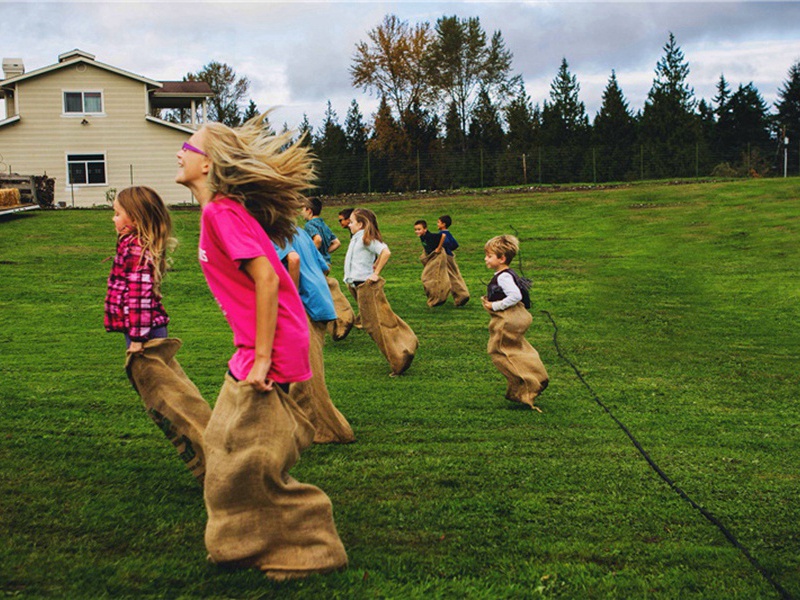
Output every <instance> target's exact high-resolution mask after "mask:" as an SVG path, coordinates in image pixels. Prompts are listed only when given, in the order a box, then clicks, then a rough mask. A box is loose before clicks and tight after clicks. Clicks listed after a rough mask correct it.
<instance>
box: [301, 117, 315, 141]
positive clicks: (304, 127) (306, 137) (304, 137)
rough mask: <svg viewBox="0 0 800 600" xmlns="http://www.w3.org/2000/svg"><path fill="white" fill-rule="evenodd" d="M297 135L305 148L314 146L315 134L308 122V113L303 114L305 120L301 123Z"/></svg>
mask: <svg viewBox="0 0 800 600" xmlns="http://www.w3.org/2000/svg"><path fill="white" fill-rule="evenodd" d="M297 135H298V139H299V140H301V143H302V145H303V146H313V145H314V132H313V130H312V128H311V123H309V122H308V115H307V114H306V113H303V120H302V121H300V126H299V127H298V128H297Z"/></svg>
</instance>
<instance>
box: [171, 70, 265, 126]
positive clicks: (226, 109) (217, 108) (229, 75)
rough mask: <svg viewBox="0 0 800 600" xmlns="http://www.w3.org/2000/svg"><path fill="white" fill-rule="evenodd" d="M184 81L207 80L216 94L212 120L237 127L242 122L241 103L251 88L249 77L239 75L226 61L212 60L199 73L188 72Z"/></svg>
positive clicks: (211, 110)
mask: <svg viewBox="0 0 800 600" xmlns="http://www.w3.org/2000/svg"><path fill="white" fill-rule="evenodd" d="M183 80H184V81H205V82H206V83H207V84H208V85H209V87H210V88H211V91H212V92H214V96H213V97H212V98H211V102H210V106H209V111H208V118H209V120H210V121H217V122H219V123H224V124H225V125H228V126H230V127H236V126H237V125H241V123H242V114H243V111H242V107H241V103H242V102H243V101H244V99H245V96H246V95H247V90H248V89H249V88H250V80H249V79H247V77H237V76H236V72H235V71H234V70H233V69H232V68H231V67H230V66H228V65H226V64H225V63H220V62H217V61H211V62H210V63H208V64H207V65H206V66H204V67H203V68H202V69H200V70H199V71H198V72H197V73H187V74H186V76H185V77H184V78H183Z"/></svg>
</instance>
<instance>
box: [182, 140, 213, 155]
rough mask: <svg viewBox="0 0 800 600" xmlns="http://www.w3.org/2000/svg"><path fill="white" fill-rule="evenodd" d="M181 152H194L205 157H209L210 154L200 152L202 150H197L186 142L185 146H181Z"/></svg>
mask: <svg viewBox="0 0 800 600" xmlns="http://www.w3.org/2000/svg"><path fill="white" fill-rule="evenodd" d="M181 150H188V151H189V152H194V153H196V154H202V155H203V156H208V154H206V153H205V152H203V151H202V150H200V148H195V147H194V146H192V145H191V144H190V143H189V142H184V143H183V146H181Z"/></svg>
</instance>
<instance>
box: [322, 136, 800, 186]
mask: <svg viewBox="0 0 800 600" xmlns="http://www.w3.org/2000/svg"><path fill="white" fill-rule="evenodd" d="M319 171H320V178H319V190H318V192H319V193H321V194H325V195H334V194H343V193H371V192H407V191H420V190H443V189H460V188H484V187H497V186H519V185H523V186H524V185H540V184H541V185H548V184H576V183H582V184H587V183H591V184H597V183H607V182H630V181H642V180H649V179H671V178H701V177H775V176H781V177H782V176H784V172H785V174H786V175H788V176H796V175H799V174H800V147H796V148H793V149H792V148H784V146H782V145H778V144H768V145H764V144H762V145H755V144H746V145H743V146H742V147H740V148H736V149H728V150H726V151H725V152H714V151H712V150H710V149H709V148H707V147H705V146H703V145H702V144H694V145H690V146H683V147H677V148H673V149H665V148H663V147H659V146H648V145H637V146H632V147H629V148H626V149H622V148H619V147H603V146H596V147H591V148H585V147H567V146H559V147H552V146H551V147H548V146H542V147H534V148H531V149H530V150H529V151H528V152H522V153H520V152H509V151H506V152H502V153H492V152H487V151H483V150H471V151H467V152H463V153H455V154H453V153H451V154H448V153H445V152H436V153H425V152H417V153H414V154H412V155H410V156H408V155H406V156H403V155H394V156H391V157H388V156H381V155H378V154H375V153H366V154H361V155H358V154H347V155H323V156H320V164H319Z"/></svg>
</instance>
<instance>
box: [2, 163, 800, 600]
mask: <svg viewBox="0 0 800 600" xmlns="http://www.w3.org/2000/svg"><path fill="white" fill-rule="evenodd" d="M798 192H800V186H798V180H796V179H789V180H767V181H758V180H754V181H736V182H720V183H702V184H701V183H692V184H687V185H666V184H646V185H635V186H632V187H620V188H616V189H607V190H591V189H587V190H584V191H575V192H559V191H556V192H553V193H536V194H533V193H528V194H524V193H497V194H487V195H469V196H453V197H437V198H435V199H411V200H395V201H392V202H385V203H373V204H370V208H372V209H373V210H375V212H376V213H377V214H378V217H379V220H380V224H381V227H382V230H383V233H384V237H385V239H386V241H387V243H388V244H389V245H390V247H391V249H392V258H391V260H390V263H389V266H388V267H387V268H386V270H385V271H384V275H385V276H386V279H387V286H386V291H387V296H388V297H389V300H390V301H391V302H392V305H393V307H394V309H395V311H396V312H397V313H398V314H399V315H400V316H402V317H403V318H404V319H405V320H406V321H407V322H408V323H409V324H410V325H411V326H412V328H413V329H414V330H415V331H416V333H417V335H418V337H419V340H420V349H419V352H418V354H417V356H416V358H415V361H414V364H413V365H412V367H411V369H410V370H409V371H408V373H407V374H406V375H404V376H403V377H399V378H389V377H388V372H389V368H388V365H387V364H386V363H385V361H384V359H383V357H382V356H381V355H380V354H379V352H378V350H377V348H376V346H375V345H374V343H373V342H372V341H371V340H370V339H369V338H368V337H367V336H366V334H364V333H363V332H360V331H355V330H354V331H353V332H352V333H351V334H350V336H349V337H348V338H347V339H346V340H344V341H342V342H338V343H333V342H330V341H329V342H328V345H327V346H326V349H325V353H326V374H327V382H328V387H329V389H330V392H331V396H332V398H333V399H334V401H335V403H336V404H337V406H338V407H339V409H340V410H341V411H342V412H343V413H344V414H345V415H346V416H347V417H348V419H349V421H350V423H351V425H352V426H353V429H354V430H355V433H356V436H357V439H358V441H357V442H356V443H355V444H351V445H348V446H315V447H313V448H311V449H309V450H308V451H306V452H305V453H304V455H303V457H302V459H301V461H300V463H299V464H298V465H297V467H296V468H295V469H294V470H293V475H294V476H295V477H297V478H298V479H299V480H301V481H305V482H309V483H314V484H316V485H318V486H319V487H321V488H322V489H323V490H325V492H327V494H328V495H329V496H330V497H331V500H332V501H333V506H334V513H335V517H336V521H337V525H338V528H339V532H340V534H341V537H342V539H343V541H344V544H345V547H346V548H347V551H348V554H349V558H350V567H349V569H348V570H346V571H343V572H340V573H335V574H331V575H326V576H314V577H311V578H309V579H307V580H304V581H296V582H289V583H281V584H277V583H271V582H269V581H268V580H266V579H265V578H264V577H263V576H262V575H260V574H259V573H257V572H252V571H226V570H222V569H220V568H218V567H215V566H213V565H210V564H208V563H207V562H206V560H205V557H206V553H205V548H204V545H203V528H204V525H205V511H204V507H203V500H202V495H201V492H200V489H199V488H198V486H197V485H196V484H195V482H194V480H193V478H192V477H191V476H190V474H189V473H188V471H187V470H186V469H185V467H184V466H183V464H182V462H181V461H180V460H179V459H178V457H177V454H176V453H175V450H174V449H173V448H172V446H171V445H170V444H169V443H168V442H167V441H166V439H165V438H164V437H163V435H162V434H161V432H160V431H158V430H157V429H156V428H155V426H154V425H153V424H152V422H151V421H150V419H149V418H148V417H147V416H146V414H145V413H144V411H143V409H142V406H141V403H140V400H139V399H138V397H137V396H136V394H135V392H134V391H133V390H132V388H131V386H130V384H129V383H128V381H127V379H126V377H125V373H124V370H123V361H124V344H123V341H122V337H121V336H120V335H118V334H113V335H112V334H107V333H105V331H104V330H103V326H102V322H103V298H104V294H105V285H106V277H107V275H108V271H109V268H110V263H109V262H108V261H106V260H105V259H106V258H108V257H110V256H111V255H112V254H113V251H114V234H113V229H112V225H111V212H110V211H60V212H39V213H36V214H34V213H28V214H26V215H24V216H18V217H14V218H10V219H5V220H4V221H2V222H0V355H1V356H2V360H0V408H2V410H0V590H1V591H2V594H3V595H5V596H6V597H21V598H103V597H107V598H126V597H128V598H134V597H137V598H138V597H143V598H170V599H173V598H187V599H188V598H220V599H221V598H273V597H275V598H278V597H280V598H314V599H319V598H348V599H349V598H426V599H427V598H487V599H488V598H514V599H516V598H538V597H558V598H681V599H683V598H715V599H716V598H742V599H744V598H747V599H752V598H779V597H781V594H780V592H779V591H778V590H777V589H776V588H775V587H774V586H773V585H771V584H770V583H769V582H768V581H767V579H766V578H765V577H764V576H763V575H762V574H761V573H759V572H758V571H757V570H756V568H755V567H754V566H753V565H752V564H751V563H750V562H749V561H748V560H747V558H746V557H745V556H744V555H743V553H742V552H741V551H740V550H739V549H737V548H736V547H734V546H733V545H732V544H731V543H730V542H729V541H728V540H727V539H726V538H725V537H724V536H723V534H722V533H721V532H720V530H719V529H718V528H717V527H715V526H714V525H712V524H711V523H710V522H709V521H708V520H707V519H706V518H704V517H703V516H702V515H701V514H700V512H698V511H697V510H695V509H694V508H693V507H692V506H691V505H690V504H689V503H688V502H686V501H685V500H684V499H682V498H681V497H680V496H679V495H678V494H677V493H676V492H675V491H673V490H672V489H670V487H669V486H668V485H666V484H665V483H664V482H663V481H662V480H661V479H660V478H659V477H658V476H657V475H656V474H655V472H654V471H653V470H652V469H651V468H650V466H649V465H648V464H647V462H646V461H645V460H644V459H643V458H642V456H641V455H640V454H639V452H638V451H637V450H636V449H635V448H634V446H633V444H632V443H631V441H630V440H629V439H628V438H627V436H626V435H625V434H624V433H623V432H622V431H621V429H620V428H619V427H618V426H617V424H616V423H615V422H614V421H613V420H612V419H611V417H610V416H609V415H608V414H607V413H606V412H605V411H604V410H603V409H602V408H601V407H600V406H599V405H598V404H597V403H596V402H595V398H594V396H593V393H594V394H596V396H597V397H598V398H599V399H600V400H601V401H602V403H603V404H604V405H606V406H607V407H608V408H609V410H610V411H612V412H613V414H614V415H615V416H616V417H617V418H618V419H619V420H620V421H621V422H623V423H624V424H625V425H626V426H627V427H628V429H629V430H630V431H631V432H632V433H633V435H634V436H636V438H637V439H638V440H639V441H640V443H641V444H642V446H643V447H644V449H645V450H646V451H647V452H648V453H649V454H650V456H651V457H652V459H653V460H654V461H655V462H656V463H657V464H658V465H659V466H660V467H661V468H662V469H663V470H664V471H665V472H666V473H667V475H668V476H669V477H671V478H672V479H673V480H674V481H675V483H676V484H677V485H678V486H680V487H681V489H683V490H685V492H686V493H687V494H688V495H689V496H690V497H691V498H692V499H693V500H694V501H696V502H697V503H698V504H699V505H700V506H702V507H703V508H705V509H706V510H707V511H710V513H712V514H713V515H714V516H716V518H718V519H719V521H720V522H721V523H722V524H723V525H724V526H725V527H727V528H728V529H729V531H730V532H731V533H732V534H733V535H735V536H736V538H737V539H738V540H739V542H740V543H741V544H742V546H744V547H745V548H746V549H747V550H748V551H749V552H750V553H751V554H752V556H753V557H754V558H755V559H756V560H757V561H758V562H759V563H760V564H761V565H763V567H764V568H765V569H766V571H767V573H768V574H769V575H770V576H771V577H772V578H773V579H774V580H775V582H777V583H778V585H779V586H782V588H783V589H784V590H785V591H786V594H787V595H788V597H800V502H798V498H799V497H800V404H798V402H797V392H798V388H799V387H800V386H798V384H799V383H800V374H799V373H800V372H799V371H798V357H799V356H800V328H798V323H800V282H799V281H798V273H800V252H798V239H800V199H799V196H800V194H798ZM336 210H338V209H333V208H330V209H328V210H327V211H326V212H325V213H323V216H324V217H326V218H327V220H328V222H329V223H334V224H335V219H334V215H335V212H336ZM443 213H449V214H450V215H452V216H453V220H454V224H453V227H452V231H453V233H454V234H455V235H456V237H457V238H458V239H459V242H460V243H461V249H460V251H459V252H458V255H457V256H458V261H459V265H460V267H461V270H462V273H463V274H464V277H465V279H466V281H467V283H468V285H469V287H470V290H471V292H472V294H473V299H472V301H471V302H470V303H469V304H468V305H467V306H465V307H463V308H455V307H454V306H453V304H452V301H450V302H449V303H448V304H447V305H445V306H442V307H438V308H435V309H430V308H427V307H426V305H425V298H424V294H423V291H422V286H421V284H420V281H419V274H420V270H421V266H420V264H419V262H418V260H417V259H418V256H419V254H420V249H421V246H420V244H419V242H418V240H417V239H416V237H415V236H414V233H413V222H414V220H416V219H417V218H426V219H427V220H428V222H429V223H432V224H435V221H436V217H437V216H439V215H440V214H443ZM174 218H175V224H176V234H177V237H178V238H179V240H180V244H181V245H180V246H179V248H178V250H177V251H176V253H175V255H174V259H175V260H174V269H173V270H172V271H171V272H170V273H169V275H168V276H167V279H166V281H165V284H164V293H165V304H166V307H167V310H168V311H169V313H170V315H171V317H172V325H171V334H173V335H174V336H176V337H179V338H181V339H182V340H183V341H184V346H183V348H182V349H181V351H180V352H179V354H178V359H179V360H180V361H181V364H182V365H183V367H184V369H185V370H186V372H187V373H188V374H189V376H190V377H192V379H193V380H194V381H195V382H196V383H197V385H198V386H199V387H200V389H201V391H202V392H203V394H204V395H205V397H206V398H207V399H208V400H209V401H210V402H212V403H213V401H214V399H215V398H216V394H217V391H218V389H219V386H220V385H221V382H222V378H223V374H224V371H225V368H226V366H225V363H226V361H227V359H228V357H229V355H230V354H231V352H232V344H231V334H230V331H229V329H228V327H227V324H226V323H225V322H224V320H223V317H222V315H221V314H220V311H219V309H218V308H217V306H216V304H215V302H214V300H213V299H212V297H211V295H210V293H209V292H208V289H207V287H206V284H205V282H204V280H203V278H202V275H201V273H200V269H199V266H198V264H197V260H196V244H197V236H198V220H199V213H198V212H195V211H175V212H174ZM512 225H513V227H515V228H516V230H517V231H518V232H519V237H520V239H521V241H522V261H523V269H524V271H525V273H526V274H527V275H528V276H529V277H531V278H532V279H534V290H533V300H534V306H533V308H532V312H533V315H534V322H533V326H532V327H531V330H530V331H529V334H528V339H529V340H530V341H531V343H533V345H534V346H536V348H537V349H538V350H539V352H540V354H541V356H542V359H543V361H544V362H545V364H546V365H547V367H548V370H549V372H550V376H551V384H550V387H549V388H548V390H547V391H546V392H545V394H544V395H543V396H542V397H541V402H540V405H541V407H542V409H543V410H544V413H543V414H537V413H535V412H533V411H531V410H529V409H526V408H524V407H520V406H518V405H513V404H511V403H509V402H508V401H506V400H505V399H504V398H503V394H504V391H505V381H504V380H503V378H502V376H501V375H500V374H499V373H498V372H497V371H495V369H494V367H493V366H492V364H491V361H490V359H489V357H488V356H487V355H486V342H487V337H488V334H487V323H488V315H487V314H486V312H485V311H484V310H483V308H482V307H481V306H480V302H479V297H480V295H481V294H482V293H483V292H484V290H485V288H484V286H485V283H486V282H487V281H488V280H489V278H490V276H491V274H490V273H489V272H488V271H487V270H486V269H485V267H484V265H483V243H484V242H485V240H487V239H488V238H489V237H492V236H494V235H496V234H499V233H510V232H511V226H512ZM346 239H347V235H346V233H345V241H346ZM343 260H344V249H342V250H341V251H340V252H339V253H338V255H336V256H335V257H334V268H333V272H334V274H335V275H336V276H338V277H341V269H342V263H343ZM540 311H547V312H549V313H550V315H552V318H553V320H554V321H555V323H556V324H557V326H558V337H557V340H558V343H559V345H560V347H561V350H562V352H563V354H564V356H565V357H567V358H568V359H569V360H570V361H572V362H573V363H574V364H575V366H576V367H577V368H578V370H579V371H580V373H581V374H582V375H583V377H584V378H585V380H586V382H587V383H588V384H589V386H590V387H591V391H590V390H589V389H587V388H586V387H585V386H584V385H583V384H582V383H581V381H580V380H579V378H578V377H577V375H576V373H575V372H574V371H573V369H572V367H571V366H570V365H569V364H568V363H567V362H565V361H564V360H562V359H561V358H560V357H559V356H558V353H557V351H556V347H555V345H554V342H553V334H554V329H553V327H552V325H551V322H550V320H549V319H548V318H547V316H546V315H545V314H543V313H541V312H540ZM592 392H593V393H592Z"/></svg>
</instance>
